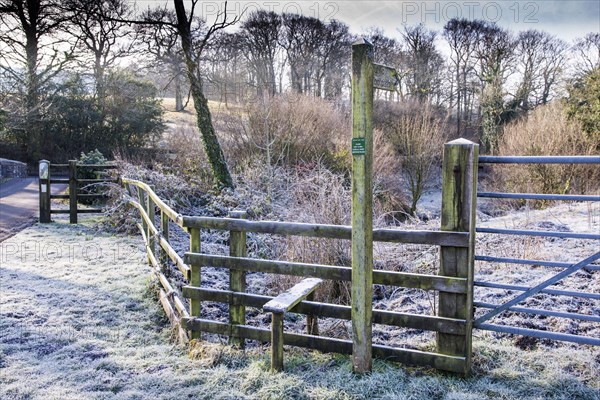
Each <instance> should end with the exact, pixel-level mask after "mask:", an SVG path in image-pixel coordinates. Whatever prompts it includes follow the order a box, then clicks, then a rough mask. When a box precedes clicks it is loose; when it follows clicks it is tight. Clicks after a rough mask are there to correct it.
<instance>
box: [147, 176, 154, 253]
mask: <svg viewBox="0 0 600 400" xmlns="http://www.w3.org/2000/svg"><path fill="white" fill-rule="evenodd" d="M150 189H152V190H153V191H154V186H150ZM146 211H147V212H148V217H149V219H150V222H151V224H152V226H153V227H156V205H155V204H154V200H152V197H150V193H146ZM146 237H147V238H148V246H150V251H151V252H152V255H154V256H155V257H156V238H155V237H154V235H153V234H152V227H150V226H148V229H146Z"/></svg>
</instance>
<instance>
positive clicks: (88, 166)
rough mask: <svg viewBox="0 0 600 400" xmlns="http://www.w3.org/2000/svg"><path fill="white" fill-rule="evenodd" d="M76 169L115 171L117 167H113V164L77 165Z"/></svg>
mask: <svg viewBox="0 0 600 400" xmlns="http://www.w3.org/2000/svg"><path fill="white" fill-rule="evenodd" d="M67 166H68V165H67ZM77 168H91V169H116V168H118V165H115V164H77Z"/></svg>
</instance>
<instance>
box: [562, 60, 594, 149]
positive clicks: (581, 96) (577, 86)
mask: <svg viewBox="0 0 600 400" xmlns="http://www.w3.org/2000/svg"><path fill="white" fill-rule="evenodd" d="M567 113H568V116H569V118H573V119H574V120H576V121H579V122H580V123H581V127H582V129H583V130H584V132H586V133H587V134H588V135H589V136H591V137H592V139H594V140H596V141H598V142H600V67H597V68H596V69H594V70H592V71H590V72H589V73H588V74H587V75H584V76H582V77H580V78H578V79H576V80H575V82H574V83H573V84H572V85H571V86H570V87H569V97H568V99H567ZM596 150H600V147H598V148H596Z"/></svg>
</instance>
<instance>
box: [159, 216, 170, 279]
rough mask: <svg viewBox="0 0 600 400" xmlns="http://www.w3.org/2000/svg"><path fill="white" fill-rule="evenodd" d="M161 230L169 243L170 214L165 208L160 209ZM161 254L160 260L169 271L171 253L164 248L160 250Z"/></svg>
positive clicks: (164, 269) (165, 269)
mask: <svg viewBox="0 0 600 400" xmlns="http://www.w3.org/2000/svg"><path fill="white" fill-rule="evenodd" d="M160 231H161V235H162V237H163V238H164V239H165V241H166V242H167V243H168V242H169V215H168V214H167V213H166V212H164V211H163V210H161V211H160ZM160 254H161V257H160V258H161V260H160V261H161V265H162V268H163V271H168V267H169V255H168V254H167V251H166V250H164V249H163V250H162V251H161V252H160Z"/></svg>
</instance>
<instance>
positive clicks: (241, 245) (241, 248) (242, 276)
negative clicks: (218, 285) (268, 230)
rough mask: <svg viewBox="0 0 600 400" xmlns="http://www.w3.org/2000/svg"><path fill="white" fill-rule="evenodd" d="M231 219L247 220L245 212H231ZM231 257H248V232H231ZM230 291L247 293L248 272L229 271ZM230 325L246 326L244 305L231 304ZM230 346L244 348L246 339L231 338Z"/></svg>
mask: <svg viewBox="0 0 600 400" xmlns="http://www.w3.org/2000/svg"><path fill="white" fill-rule="evenodd" d="M229 217H230V218H237V219H244V218H246V212H245V211H231V212H230V213H229ZM229 255H230V256H231V257H246V232H244V231H230V232H229ZM229 290H231V291H232V292H245V291H246V272H245V271H242V270H236V269H234V268H231V269H229ZM229 323H230V324H231V325H245V324H246V307H244V306H243V305H233V304H229ZM229 344H232V345H236V346H238V347H240V348H244V346H245V344H246V343H245V340H244V338H235V337H233V336H230V337H229Z"/></svg>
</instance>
